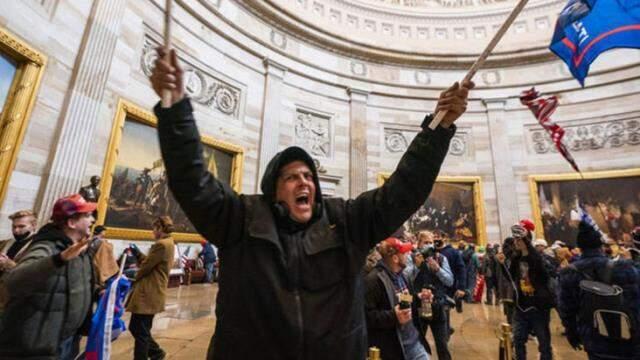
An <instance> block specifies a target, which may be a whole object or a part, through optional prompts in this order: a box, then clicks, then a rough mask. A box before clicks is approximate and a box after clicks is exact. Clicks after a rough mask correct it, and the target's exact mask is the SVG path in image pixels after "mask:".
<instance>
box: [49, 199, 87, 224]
mask: <svg viewBox="0 0 640 360" xmlns="http://www.w3.org/2000/svg"><path fill="white" fill-rule="evenodd" d="M97 206H98V204H96V203H92V202H87V201H86V200H85V199H84V198H83V197H82V195H80V194H73V195H69V196H65V197H63V198H60V199H58V200H56V203H55V204H54V205H53V213H52V214H51V220H53V221H63V220H66V219H68V218H70V217H72V216H73V215H75V214H86V213H92V212H94V211H95V210H96V207H97Z"/></svg>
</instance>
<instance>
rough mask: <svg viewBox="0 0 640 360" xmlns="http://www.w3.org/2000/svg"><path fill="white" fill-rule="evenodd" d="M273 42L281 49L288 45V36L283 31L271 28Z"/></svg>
mask: <svg viewBox="0 0 640 360" xmlns="http://www.w3.org/2000/svg"><path fill="white" fill-rule="evenodd" d="M271 43H272V44H273V45H275V46H277V47H279V48H281V49H284V48H286V47H287V38H286V37H285V36H284V34H282V33H281V32H278V31H275V30H271Z"/></svg>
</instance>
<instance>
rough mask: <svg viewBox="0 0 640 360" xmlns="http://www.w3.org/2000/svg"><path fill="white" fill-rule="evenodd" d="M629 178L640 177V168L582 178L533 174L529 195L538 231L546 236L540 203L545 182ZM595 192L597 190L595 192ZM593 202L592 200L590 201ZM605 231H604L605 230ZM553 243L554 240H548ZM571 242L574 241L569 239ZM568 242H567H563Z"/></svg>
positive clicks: (583, 174)
mask: <svg viewBox="0 0 640 360" xmlns="http://www.w3.org/2000/svg"><path fill="white" fill-rule="evenodd" d="M629 177H640V168H634V169H625V170H605V171H592V172H583V173H582V176H580V174H578V173H563V174H533V175H529V194H530V197H531V207H532V210H533V220H534V222H535V225H536V229H542V232H541V233H540V234H541V235H542V236H546V234H545V233H544V224H543V221H542V210H541V208H542V206H541V201H540V195H539V194H540V188H539V184H540V183H544V182H570V181H585V180H586V181H588V180H604V179H612V180H613V179H624V178H629ZM594 191H595V190H594ZM589 200H592V199H589ZM603 230H604V229H603ZM547 240H550V241H551V242H553V241H554V239H547ZM568 240H569V241H571V240H573V239H568ZM563 241H565V242H566V240H563Z"/></svg>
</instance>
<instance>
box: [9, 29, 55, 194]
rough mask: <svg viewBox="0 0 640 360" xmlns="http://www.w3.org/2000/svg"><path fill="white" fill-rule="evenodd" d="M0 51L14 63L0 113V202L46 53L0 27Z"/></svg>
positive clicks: (19, 143)
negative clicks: (10, 80)
mask: <svg viewBox="0 0 640 360" xmlns="http://www.w3.org/2000/svg"><path fill="white" fill-rule="evenodd" d="M0 52H1V53H2V54H3V55H6V56H7V57H9V58H10V59H12V60H13V61H15V62H16V63H17V68H16V72H15V75H14V78H13V81H12V83H11V87H10V88H9V93H8V95H7V99H6V102H5V105H4V109H0V111H2V112H1V113H0V129H2V131H1V132H0V203H2V202H3V201H4V197H5V195H6V192H7V188H8V185H9V180H10V179H11V173H12V172H13V169H14V167H15V165H16V161H17V159H18V152H19V150H20V145H21V144H22V140H23V138H24V134H25V131H26V129H27V125H28V123H29V117H30V115H31V111H32V110H33V106H34V104H35V100H36V94H37V92H38V89H39V88H40V82H41V80H42V75H43V74H44V68H45V66H46V63H47V57H46V56H44V55H43V54H42V53H40V52H39V51H37V50H35V49H34V48H32V47H31V46H29V45H28V44H27V43H26V42H24V41H22V40H20V39H19V38H18V37H16V36H15V35H13V34H11V33H10V32H8V31H7V30H6V29H5V28H2V27H0Z"/></svg>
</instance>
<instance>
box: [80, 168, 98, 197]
mask: <svg viewBox="0 0 640 360" xmlns="http://www.w3.org/2000/svg"><path fill="white" fill-rule="evenodd" d="M99 185H100V176H97V175H94V176H92V177H91V184H89V185H87V186H83V187H81V188H80V195H81V196H82V197H83V198H84V199H85V200H87V201H88V202H95V203H97V202H98V200H99V199H100V189H98V186H99Z"/></svg>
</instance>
